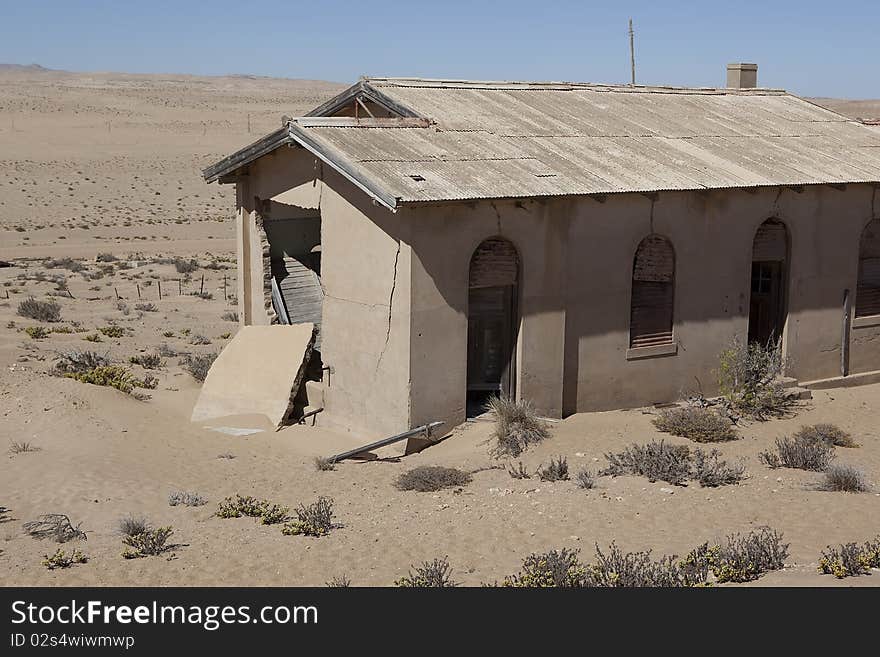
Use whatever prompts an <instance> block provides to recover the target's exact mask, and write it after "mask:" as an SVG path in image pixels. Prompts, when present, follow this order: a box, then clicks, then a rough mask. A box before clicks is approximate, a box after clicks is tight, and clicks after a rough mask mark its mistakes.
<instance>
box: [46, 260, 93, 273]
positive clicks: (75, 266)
mask: <svg viewBox="0 0 880 657" xmlns="http://www.w3.org/2000/svg"><path fill="white" fill-rule="evenodd" d="M45 266H46V269H66V270H68V271H72V272H74V273H76V272H80V271H83V270H84V269H85V268H86V266H85V265H84V264H83V263H81V262H80V261H79V260H74V259H73V258H58V259H55V260H47V261H46V263H45Z"/></svg>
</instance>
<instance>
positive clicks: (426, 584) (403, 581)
mask: <svg viewBox="0 0 880 657" xmlns="http://www.w3.org/2000/svg"><path fill="white" fill-rule="evenodd" d="M394 585H395V586H400V587H403V588H450V587H453V586H456V582H455V581H453V579H452V567H451V566H450V565H449V560H448V558H447V557H443V558H442V559H434V560H433V561H425V562H424V563H422V564H421V565H420V566H413V567H410V570H409V575H406V576H404V577H401V578H400V579H398V580H395V582H394Z"/></svg>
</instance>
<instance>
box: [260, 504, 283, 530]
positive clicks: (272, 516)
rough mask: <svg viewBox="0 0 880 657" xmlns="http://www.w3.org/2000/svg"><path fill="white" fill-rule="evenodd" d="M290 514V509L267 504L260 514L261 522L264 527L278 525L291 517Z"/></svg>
mask: <svg viewBox="0 0 880 657" xmlns="http://www.w3.org/2000/svg"><path fill="white" fill-rule="evenodd" d="M289 512H290V507H286V506H281V505H280V504H274V503H269V502H267V503H266V505H265V506H264V507H263V512H262V513H261V514H260V522H261V523H262V524H264V525H277V524H278V523H280V522H284V521H285V520H287V519H288V518H289V517H290V516H289Z"/></svg>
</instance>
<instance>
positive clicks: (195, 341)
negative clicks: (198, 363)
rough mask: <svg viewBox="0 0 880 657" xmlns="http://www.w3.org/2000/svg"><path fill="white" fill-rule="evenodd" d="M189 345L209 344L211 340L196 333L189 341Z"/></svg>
mask: <svg viewBox="0 0 880 657" xmlns="http://www.w3.org/2000/svg"><path fill="white" fill-rule="evenodd" d="M189 343H190V344H196V345H204V344H211V338H209V337H206V336H204V335H202V334H200V333H196V334H194V335H193V336H192V337H191V338H190V339H189Z"/></svg>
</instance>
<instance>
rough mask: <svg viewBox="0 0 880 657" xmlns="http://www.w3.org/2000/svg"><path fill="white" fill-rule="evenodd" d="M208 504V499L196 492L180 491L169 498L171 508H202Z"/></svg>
mask: <svg viewBox="0 0 880 657" xmlns="http://www.w3.org/2000/svg"><path fill="white" fill-rule="evenodd" d="M207 503H208V500H207V498H205V497H204V496H202V495H200V494H199V493H196V492H195V491H184V490H178V491H174V492H173V493H171V494H170V495H169V496H168V505H169V506H202V505H203V504H207Z"/></svg>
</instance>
